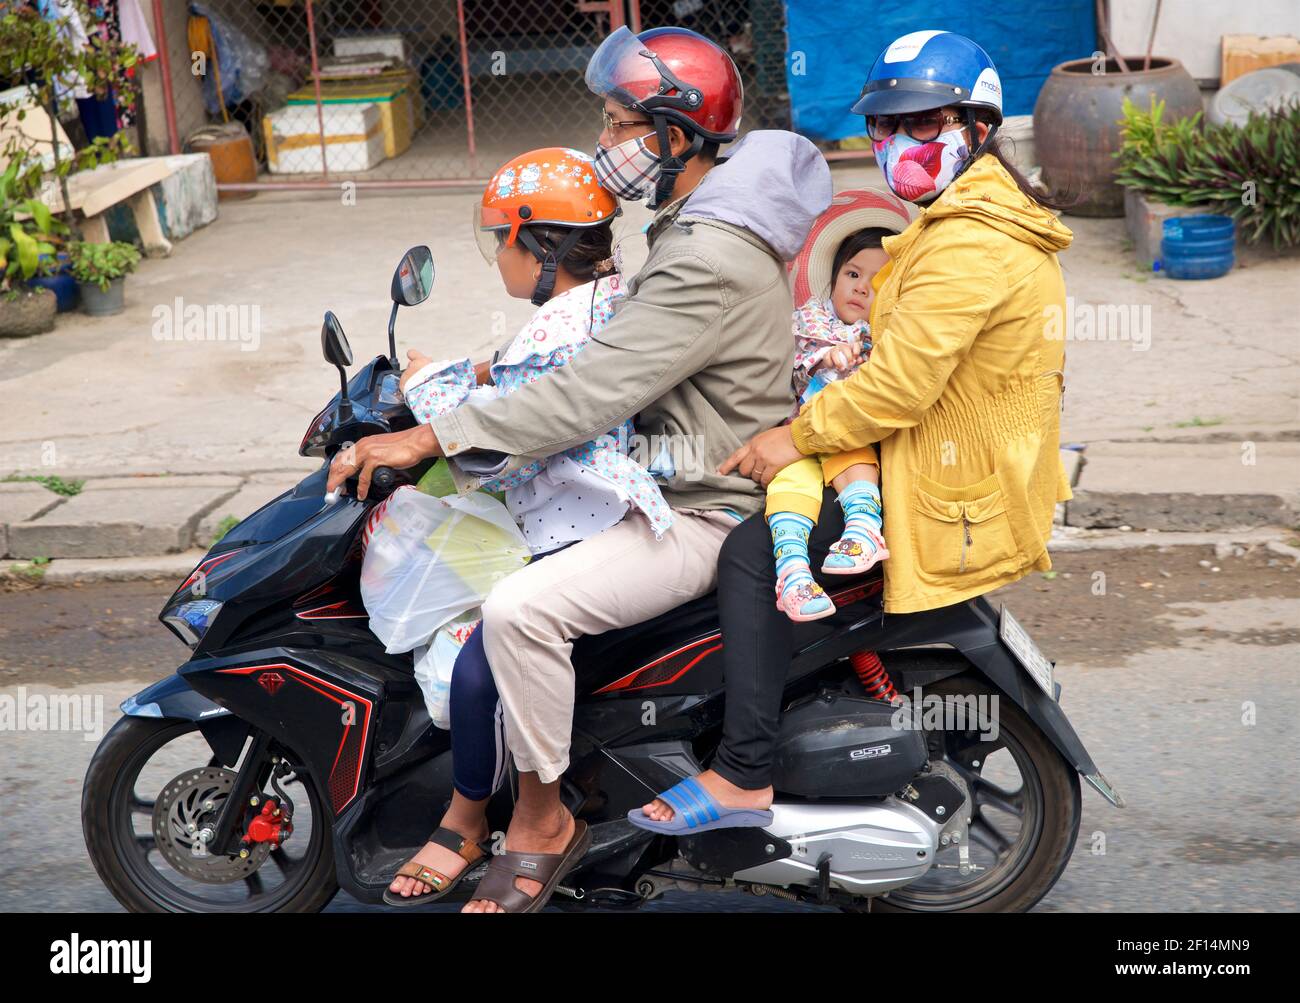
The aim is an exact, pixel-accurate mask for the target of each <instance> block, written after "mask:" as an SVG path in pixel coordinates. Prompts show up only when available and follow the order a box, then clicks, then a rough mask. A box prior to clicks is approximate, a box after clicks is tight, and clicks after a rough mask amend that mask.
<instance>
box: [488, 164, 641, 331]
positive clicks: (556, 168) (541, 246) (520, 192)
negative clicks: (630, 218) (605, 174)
mask: <svg viewBox="0 0 1300 1003" xmlns="http://www.w3.org/2000/svg"><path fill="white" fill-rule="evenodd" d="M619 212H620V210H619V208H618V202H617V200H616V199H615V198H614V196H613V195H611V194H610V193H609V191H608V190H607V189H605V188H602V187H601V185H600V184H599V182H597V181H596V172H595V170H594V167H593V164H592V159H591V157H589V156H588V155H587V154H585V153H582V152H580V151H578V150H570V149H567V148H565V147H560V146H548V147H544V148H542V149H540V150H532V151H530V152H528V153H522V154H520V155H519V156H517V157H515V158H514V159H512V160H509V161H507V162H506V163H504V164H502V165H501V168H500V169H499V170H498V171H497V172H496V173H495V174H494V175H492V180H491V181H489V182H488V185H487V188H486V189H484V191H483V198H482V199H481V200H480V202H479V204H478V205H476V206H475V207H474V236H475V237H476V238H477V240H478V247H479V251H480V252H482V254H483V257H484V259H485V260H486V261H487V262H488V264H492V263H493V262H495V261H496V259H497V255H499V254H500V253H501V252H502V251H503V250H504V249H505V248H507V247H512V246H513V245H514V243H515V242H516V241H518V242H519V243H521V244H523V246H524V247H526V248H527V249H528V250H529V251H531V252H532V254H533V255H534V256H535V257H536V258H537V260H538V261H540V262H541V263H542V274H541V278H540V279H539V280H538V283H537V288H536V289H535V290H534V291H533V302H534V303H535V304H537V305H538V306H540V305H541V304H543V303H545V302H546V301H547V300H548V299H550V297H551V292H552V290H554V288H555V270H556V268H557V267H558V266H559V263H560V262H561V261H563V260H564V258H565V256H566V255H567V254H568V253H569V251H570V250H572V249H573V246H574V244H576V243H577V242H578V238H579V236H580V235H581V231H582V230H584V229H586V228H588V227H594V226H603V225H607V224H608V223H609V222H610V220H612V219H613V218H614V217H615V216H617V215H618V214H619ZM533 227H545V228H547V229H548V230H557V229H562V230H569V231H571V232H570V233H568V234H566V235H565V237H564V238H563V239H562V240H560V241H559V242H558V243H556V244H555V245H554V246H548V242H546V241H543V240H540V239H538V237H537V235H536V234H534V233H533V232H532V228H533Z"/></svg>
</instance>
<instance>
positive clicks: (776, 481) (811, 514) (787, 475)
mask: <svg viewBox="0 0 1300 1003" xmlns="http://www.w3.org/2000/svg"><path fill="white" fill-rule="evenodd" d="M855 463H869V464H871V465H872V466H873V467H877V466H879V465H880V461H879V460H878V459H877V458H876V448H875V447H874V446H867V447H865V448H863V449H854V450H851V451H850V452H847V453H835V454H833V455H831V454H828V455H825V456H806V457H804V458H803V459H802V460H796V461H795V462H794V463H792V464H790V465H789V466H788V467H786V468H785V469H784V470H782V471H781V472H780V473H779V474H777V475H776V476H775V477H773V478H772V483H770V484H769V485H768V486H767V511H766V514H767V517H768V518H769V519H770V518H771V517H772V515H773V514H774V513H776V512H794V513H796V514H797V515H802V516H807V517H808V518H809V519H811V520H812V521H813V525H814V526H815V525H816V524H817V516H818V515H820V514H821V510H822V490H823V488H824V487H825V486H826V485H827V484H830V482H831V481H833V480H835V478H836V477H838V476H839V475H840V474H842V473H844V471H846V470H848V469H849V467H851V466H853V465H854V464H855Z"/></svg>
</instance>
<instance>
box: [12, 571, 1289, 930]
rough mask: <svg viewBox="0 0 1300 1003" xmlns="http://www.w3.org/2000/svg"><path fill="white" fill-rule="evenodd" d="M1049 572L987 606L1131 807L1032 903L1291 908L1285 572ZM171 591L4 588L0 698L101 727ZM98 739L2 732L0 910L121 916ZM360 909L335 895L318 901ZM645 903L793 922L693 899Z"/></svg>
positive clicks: (142, 658)
mask: <svg viewBox="0 0 1300 1003" xmlns="http://www.w3.org/2000/svg"><path fill="white" fill-rule="evenodd" d="M1201 562H1205V563H1204V565H1202V563H1201ZM1099 572H1100V573H1101V575H1103V576H1104V583H1105V591H1104V594H1102V595H1098V594H1096V592H1097V587H1098V583H1099V582H1100V581H1102V580H1103V579H1099V578H1098V573H1099ZM1049 575H1050V576H1043V575H1034V576H1032V577H1030V578H1028V579H1026V580H1024V581H1022V582H1020V583H1017V584H1016V585H1014V586H1012V587H1010V588H1008V589H1006V590H1004V594H1003V595H1002V596H1001V597H1000V598H1002V599H1003V600H1004V601H1006V602H1007V604H1008V605H1009V606H1010V607H1011V608H1012V610H1013V611H1014V612H1015V613H1016V615H1017V617H1018V619H1019V620H1020V621H1021V622H1022V623H1023V624H1024V625H1025V626H1026V627H1027V628H1028V629H1029V630H1030V631H1031V633H1032V634H1033V635H1034V637H1035V638H1036V639H1037V641H1038V642H1039V645H1040V647H1041V648H1042V649H1043V650H1044V651H1045V652H1046V653H1047V654H1048V655H1049V656H1051V657H1054V658H1056V659H1058V665H1057V678H1058V680H1059V681H1060V682H1061V684H1062V687H1063V694H1062V706H1063V707H1064V709H1065V710H1066V712H1067V713H1068V714H1069V716H1070V719H1071V721H1072V722H1073V723H1074V725H1075V727H1076V729H1077V730H1078V732H1079V734H1080V735H1081V737H1082V738H1083V740H1084V742H1085V744H1086V745H1087V747H1088V750H1089V751H1090V752H1091V754H1092V755H1093V758H1094V759H1095V760H1096V761H1097V763H1098V765H1099V766H1100V767H1101V769H1102V771H1103V772H1104V773H1105V774H1106V775H1107V776H1108V777H1109V779H1110V780H1111V782H1112V783H1113V784H1114V785H1115V787H1116V788H1117V789H1118V790H1119V791H1121V792H1122V793H1123V795H1124V796H1125V798H1126V799H1127V801H1128V808H1127V809H1125V810H1123V811H1119V810H1116V809H1114V808H1112V807H1110V805H1108V804H1107V803H1106V802H1105V801H1103V800H1102V798H1101V797H1099V796H1098V795H1097V794H1095V793H1094V792H1092V791H1091V789H1090V788H1088V787H1087V786H1086V785H1085V787H1084V811H1083V822H1082V828H1081V830H1080V836H1079V841H1078V845H1077V847H1076V849H1075V853H1074V858H1073V860H1072V861H1071V863H1070V866H1069V867H1068V868H1067V869H1066V871H1065V874H1064V876H1063V877H1062V878H1061V880H1060V882H1059V883H1058V884H1057V885H1056V887H1055V888H1054V889H1053V890H1052V891H1051V892H1050V893H1049V894H1048V896H1047V897H1046V898H1045V899H1044V900H1043V901H1042V903H1040V905H1039V906H1038V908H1039V910H1040V911H1044V912H1063V911H1065V912H1074V911H1148V910H1154V911H1172V912H1192V911H1196V912H1212V911H1222V910H1247V911H1255V910H1260V911H1278V910H1281V911H1294V910H1296V909H1297V905H1298V902H1300V892H1297V888H1296V883H1295V880H1294V876H1295V868H1296V857H1297V856H1300V836H1297V832H1298V831H1300V830H1298V829H1297V821H1300V810H1298V809H1297V794H1298V793H1300V784H1298V783H1297V780H1296V774H1295V771H1294V763H1295V750H1296V748H1297V729H1296V723H1295V722H1296V720H1297V717H1298V716H1300V697H1298V696H1297V680H1296V666H1297V663H1298V662H1300V571H1297V570H1296V569H1295V568H1294V567H1293V566H1291V564H1290V562H1289V561H1287V560H1285V559H1280V558H1274V557H1273V556H1272V555H1269V554H1266V553H1251V554H1248V555H1245V556H1238V557H1226V558H1224V559H1222V560H1217V559H1215V557H1214V555H1213V552H1212V551H1209V550H1204V551H1203V550H1194V549H1192V548H1179V549H1178V550H1175V551H1171V552H1169V553H1163V554H1162V553H1158V552H1156V551H1154V550H1144V551H1131V552H1110V553H1100V552H1091V553H1080V554H1068V555H1063V556H1062V557H1061V558H1059V559H1058V561H1057V568H1056V571H1055V572H1053V573H1049ZM172 587H173V585H172V583H124V584H104V585H96V586H86V587H80V588H76V587H74V588H44V589H29V590H19V591H9V592H4V593H0V701H3V700H4V698H5V697H11V698H14V699H17V698H18V696H19V695H20V692H21V694H25V695H30V694H33V693H38V694H52V693H60V694H76V695H83V696H87V697H89V698H91V701H92V703H91V705H90V706H91V707H92V708H94V707H102V712H103V718H102V726H103V728H104V729H105V730H106V729H107V728H108V727H110V726H111V725H112V723H113V722H114V721H115V720H116V719H117V716H118V713H119V712H118V710H117V707H118V704H119V703H120V702H121V701H122V700H123V699H124V698H125V697H127V696H128V695H130V694H131V693H133V692H135V691H136V690H138V689H140V688H141V687H142V686H143V685H145V684H147V683H149V682H152V681H153V680H155V679H156V678H158V677H160V676H162V675H165V674H167V673H169V672H171V671H172V670H173V669H174V667H175V665H176V664H177V663H178V662H179V661H180V660H181V659H182V658H183V657H184V654H185V652H184V649H183V648H182V647H181V645H180V643H179V642H177V641H176V640H175V639H173V638H172V637H171V636H170V634H169V633H168V632H167V631H166V630H165V629H164V628H162V627H161V625H159V624H158V623H157V621H156V619H155V618H156V615H157V611H158V607H159V605H160V604H161V602H162V600H163V598H165V596H166V595H167V594H168V593H169V592H170V590H171V588H172ZM20 688H21V691H20ZM92 717H93V715H92ZM92 724H93V722H92ZM95 730H96V729H95V728H93V727H92V728H91V729H90V734H86V733H79V732H71V731H42V730H24V731H16V730H0V847H2V848H3V849H0V911H20V910H21V911H28V910H30V911H88V910H105V911H114V910H120V908H121V907H120V906H119V905H118V904H117V902H116V901H115V900H114V899H113V897H112V896H111V895H110V894H109V893H108V891H107V890H105V888H104V887H103V886H102V885H101V883H100V882H99V879H98V877H97V876H96V874H95V872H94V870H93V869H92V867H91V865H90V863H89V861H88V859H87V856H86V850H85V846H84V843H83V841H82V835H81V826H80V820H79V817H78V809H79V798H80V790H81V782H82V777H83V775H84V773H85V769H86V765H87V763H88V762H89V759H90V756H91V754H92V752H93V750H94V748H95V742H94V732H95ZM368 908H371V907H368V906H363V905H361V904H360V903H358V902H356V901H354V900H351V899H349V898H347V897H346V896H343V895H340V896H338V897H336V899H335V900H334V902H333V903H331V905H330V906H329V909H330V910H331V911H356V910H362V909H368ZM647 908H650V909H654V910H666V911H682V910H708V911H740V910H770V909H782V910H790V911H807V907H803V906H798V905H792V904H789V903H783V902H773V901H772V900H771V899H759V898H755V897H753V896H749V895H741V894H729V895H719V894H702V893H700V894H689V893H672V894H669V895H667V896H665V897H664V899H662V900H660V901H659V902H656V903H652V904H651V905H650V906H648V907H647Z"/></svg>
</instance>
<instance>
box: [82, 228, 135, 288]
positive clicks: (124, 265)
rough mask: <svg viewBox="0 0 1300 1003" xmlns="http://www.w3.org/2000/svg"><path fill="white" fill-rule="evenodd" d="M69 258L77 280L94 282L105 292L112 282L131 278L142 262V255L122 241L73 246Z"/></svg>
mask: <svg viewBox="0 0 1300 1003" xmlns="http://www.w3.org/2000/svg"><path fill="white" fill-rule="evenodd" d="M68 257H69V259H70V260H71V265H72V267H71V269H70V271H71V272H72V277H73V278H74V279H76V280H77V281H78V282H89V283H93V284H94V285H97V286H99V288H100V289H101V290H102V291H105V292H107V291H108V286H109V283H110V282H112V281H113V280H114V279H120V278H122V277H123V276H126V275H130V274H131V273H132V272H134V271H135V266H136V265H138V264H139V263H140V252H139V251H137V250H136V249H135V245H134V244H126V243H123V242H122V241H120V240H114V241H112V242H110V243H107V244H90V243H84V242H83V243H79V244H70V245H69V246H68Z"/></svg>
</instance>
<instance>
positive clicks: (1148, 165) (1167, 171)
mask: <svg viewBox="0 0 1300 1003" xmlns="http://www.w3.org/2000/svg"><path fill="white" fill-rule="evenodd" d="M1163 114H1164V102H1163V101H1157V100H1156V99H1155V97H1154V96H1153V97H1152V99H1151V106H1150V109H1149V110H1147V111H1142V110H1141V109H1140V108H1138V107H1137V106H1136V105H1134V104H1133V103H1132V102H1131V101H1129V100H1128V99H1127V98H1125V99H1124V118H1123V119H1121V120H1120V125H1121V129H1122V137H1123V141H1122V144H1121V146H1120V149H1119V150H1118V151H1117V152H1116V153H1115V156H1116V157H1117V158H1118V160H1119V169H1118V170H1117V171H1116V174H1115V180H1116V181H1117V182H1118V183H1119V184H1121V185H1124V186H1125V187H1127V188H1134V189H1136V190H1138V191H1139V192H1141V193H1142V194H1143V195H1145V196H1147V197H1148V198H1151V199H1154V200H1156V201H1158V202H1164V203H1165V204H1167V205H1176V206H1188V207H1195V208H1203V209H1204V210H1205V211H1206V212H1208V213H1214V214H1217V215H1222V216H1231V217H1232V218H1233V219H1235V220H1236V221H1237V229H1238V232H1240V233H1241V235H1242V236H1243V237H1244V238H1245V239H1246V240H1249V241H1252V242H1254V241H1263V240H1269V241H1270V242H1271V243H1272V245H1273V246H1274V247H1279V248H1280V247H1295V246H1297V245H1300V105H1295V104H1292V105H1290V106H1288V107H1285V108H1282V109H1279V110H1277V111H1274V112H1272V113H1270V114H1253V115H1251V116H1250V118H1249V119H1248V120H1247V122H1246V124H1245V125H1244V126H1242V127H1241V128H1238V127H1236V126H1232V125H1221V126H1213V125H1203V124H1202V123H1201V116H1200V114H1199V113H1197V114H1196V115H1193V116H1192V117H1191V118H1184V119H1180V120H1178V121H1176V122H1165V121H1164V120H1163Z"/></svg>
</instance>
